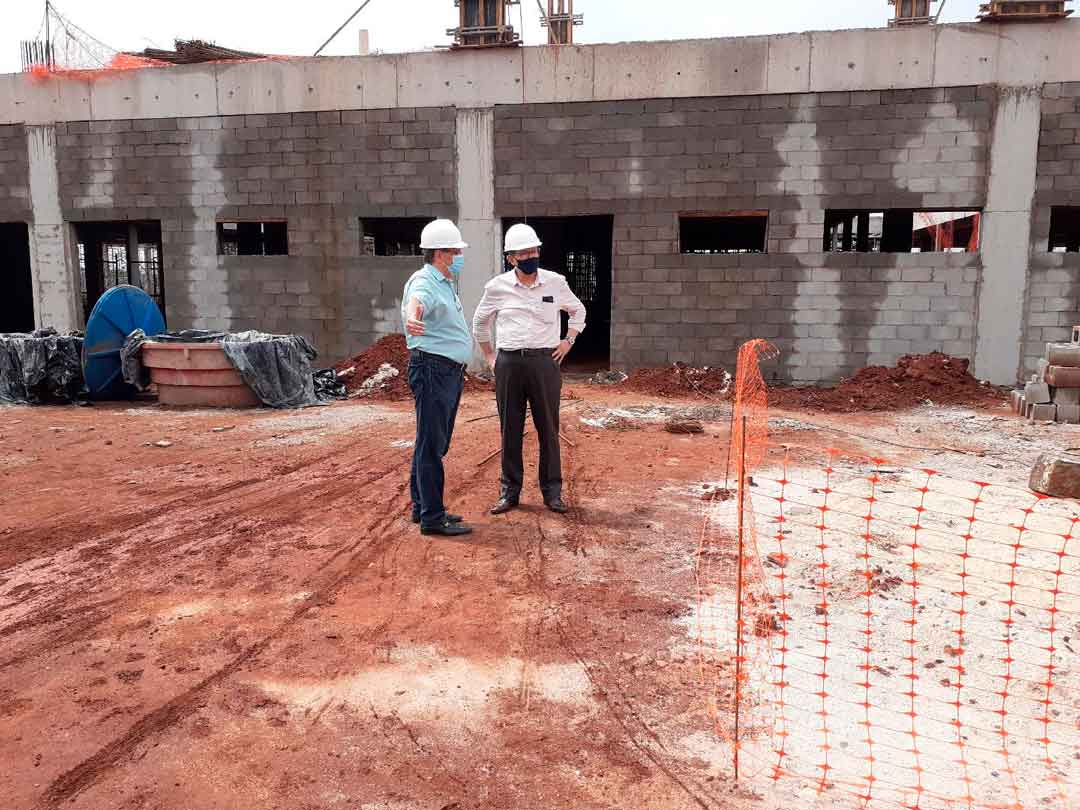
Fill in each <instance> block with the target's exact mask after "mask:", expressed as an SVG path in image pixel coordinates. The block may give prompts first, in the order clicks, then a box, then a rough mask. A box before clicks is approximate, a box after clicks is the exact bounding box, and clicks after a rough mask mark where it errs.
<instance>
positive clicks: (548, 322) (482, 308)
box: [472, 269, 585, 350]
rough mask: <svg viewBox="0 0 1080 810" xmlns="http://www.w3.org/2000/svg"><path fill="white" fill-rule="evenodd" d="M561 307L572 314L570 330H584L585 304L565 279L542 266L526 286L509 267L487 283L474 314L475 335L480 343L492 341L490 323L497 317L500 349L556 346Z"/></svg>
mask: <svg viewBox="0 0 1080 810" xmlns="http://www.w3.org/2000/svg"><path fill="white" fill-rule="evenodd" d="M560 310H561V311H564V312H566V313H567V314H569V316H570V324H569V328H570V329H574V330H576V331H578V332H581V331H583V330H584V329H585V305H584V304H582V303H581V301H580V300H579V299H578V297H577V296H576V295H574V293H573V291H572V290H571V289H570V285H569V284H567V283H566V278H564V277H563V276H561V275H559V274H558V273H552V272H550V271H549V270H543V269H541V270H538V271H537V273H536V280H535V281H534V282H533V284H532V285H531V286H525V285H524V284H522V283H521V282H520V281H518V277H517V273H516V272H515V271H514V270H510V271H509V272H507V273H503V274H502V275H499V276H495V278H493V279H491V281H489V282H488V283H487V284H485V285H484V295H483V297H482V298H481V299H480V304H479V306H477V308H476V314H475V315H473V323H472V328H473V336H474V337H475V338H476V340H477V342H478V343H491V326H492V324H493V323H495V322H496V320H497V321H498V348H499V349H510V350H513V349H553V348H555V347H556V346H558V345H559V341H560V337H559V334H560V326H561V323H560V318H559V312H560Z"/></svg>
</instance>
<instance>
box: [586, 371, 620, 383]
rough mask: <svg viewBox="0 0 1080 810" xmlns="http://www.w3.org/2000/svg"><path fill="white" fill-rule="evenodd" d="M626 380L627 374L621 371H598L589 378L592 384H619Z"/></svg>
mask: <svg viewBox="0 0 1080 810" xmlns="http://www.w3.org/2000/svg"><path fill="white" fill-rule="evenodd" d="M622 382H626V375H625V374H623V373H622V372H621V371H598V372H596V373H595V374H593V375H592V376H591V377H590V378H589V384H590V385H618V384H619V383H622Z"/></svg>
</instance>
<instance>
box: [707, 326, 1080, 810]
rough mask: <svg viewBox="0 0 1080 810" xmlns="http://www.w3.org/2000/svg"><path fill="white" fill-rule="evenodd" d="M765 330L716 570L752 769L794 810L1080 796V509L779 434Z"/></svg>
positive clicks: (722, 640) (721, 642)
mask: <svg viewBox="0 0 1080 810" xmlns="http://www.w3.org/2000/svg"><path fill="white" fill-rule="evenodd" d="M758 346H760V344H757V346H755V345H751V347H749V348H747V347H744V353H741V354H740V368H739V371H738V375H737V388H736V401H735V405H734V407H735V413H736V418H735V420H734V421H733V434H732V450H733V452H732V455H733V457H734V459H735V462H733V463H734V464H735V469H736V474H735V479H734V480H735V481H736V485H737V492H736V493H735V495H734V496H733V497H731V498H729V499H727V500H724V501H720V502H713V503H712V505H711V506H710V515H709V518H708V520H707V522H706V524H705V530H704V532H703V535H702V541H701V544H700V547H699V550H698V566H697V572H698V616H697V622H698V637H699V640H700V641H701V650H702V653H701V661H702V667H703V675H705V676H707V677H706V679H705V682H706V683H707V684H708V685H709V688H710V692H711V695H710V696H711V700H710V706H711V708H712V712H713V717H714V720H715V726H716V729H717V732H718V733H719V734H720V735H721V736H722V738H723V739H725V740H726V741H728V742H729V743H730V744H731V753H732V764H733V765H735V764H736V763H737V764H738V767H739V778H740V780H745V781H746V782H747V783H748V784H749V785H750V786H751V787H753V788H755V789H759V790H763V789H765V788H768V789H769V790H772V791H775V792H777V794H778V796H779V798H780V799H781V800H782V801H784V802H786V805H785V806H815V802H818V803H819V805H818V806H830V807H832V806H836V807H841V806H848V805H850V806H853V807H856V806H858V807H878V806H881V807H903V808H918V809H919V810H923V809H924V808H925V809H926V810H930V808H938V807H962V808H1009V809H1010V810H1021V809H1022V808H1035V807H1038V808H1043V807H1056V808H1070V807H1080V799H1078V798H1077V796H1078V795H1080V542H1078V539H1080V528H1078V524H1080V509H1078V506H1077V504H1075V503H1073V502H1071V501H1061V500H1057V499H1051V498H1045V497H1043V496H1040V495H1037V494H1035V493H1032V492H1028V491H1025V490H1020V489H1016V488H1013V487H1008V486H1002V485H998V484H992V483H989V482H985V481H965V480H961V479H958V478H955V477H952V476H949V475H946V474H944V473H943V472H941V471H938V470H934V469H918V468H916V469H908V468H905V467H904V466H903V465H897V464H890V463H889V461H888V460H887V459H884V458H871V457H862V456H859V455H857V454H852V453H850V452H846V451H842V450H840V449H836V448H830V447H819V446H814V445H812V444H799V445H796V444H785V445H778V444H772V443H770V441H769V439H768V436H767V433H766V430H767V419H768V414H767V407H766V403H765V401H764V386H763V384H762V385H761V389H760V390H759V388H758V385H757V381H758V380H760V373H758V374H757V375H756V376H755V373H754V370H753V369H744V368H743V361H744V359H745V361H746V362H748V363H749V362H754V363H755V365H756V357H757V355H758V354H759V352H760V349H759V348H758ZM741 384H745V385H746V390H747V391H748V392H749V395H750V396H749V399H748V400H746V401H742V402H740V400H739V395H740V391H739V388H738V386H739V385H741ZM751 420H753V424H754V426H755V427H754V428H751ZM744 437H745V438H744ZM736 448H738V450H737V452H736ZM732 563H735V565H734V566H733V565H732ZM732 568H735V569H736V570H734V571H733V570H732Z"/></svg>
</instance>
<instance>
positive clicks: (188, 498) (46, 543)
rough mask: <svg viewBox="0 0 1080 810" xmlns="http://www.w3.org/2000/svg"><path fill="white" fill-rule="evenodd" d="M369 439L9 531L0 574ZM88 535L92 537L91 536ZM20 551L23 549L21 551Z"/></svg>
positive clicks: (273, 479)
mask: <svg viewBox="0 0 1080 810" xmlns="http://www.w3.org/2000/svg"><path fill="white" fill-rule="evenodd" d="M367 441H370V440H369V439H368V438H367V437H366V436H365V437H362V438H359V439H356V440H354V441H352V442H349V443H347V444H344V445H334V449H333V450H329V451H327V452H326V453H321V454H318V455H315V456H311V457H307V458H304V459H301V460H299V461H297V462H295V463H293V464H290V465H287V466H285V467H283V468H281V469H278V470H276V471H275V472H274V473H273V474H272V475H260V476H250V477H246V478H242V479H240V480H238V481H233V482H231V483H228V484H224V485H222V486H220V487H218V488H217V489H215V490H214V491H213V492H210V493H207V492H205V491H204V490H196V491H194V492H189V493H187V494H186V495H181V496H179V497H177V498H172V499H169V500H167V501H164V502H162V503H157V504H154V505H152V506H150V507H148V508H145V509H139V510H136V511H133V512H129V513H127V514H126V515H124V516H122V517H119V518H117V517H116V516H115V515H112V514H109V515H104V516H101V515H100V510H99V509H97V507H96V506H88V507H86V508H85V509H82V510H79V511H77V512H75V513H74V514H73V513H71V512H67V513H65V514H64V515H63V516H61V518H60V519H59V520H56V521H53V522H51V523H49V524H47V525H44V526H38V527H36V528H34V529H31V530H30V531H27V532H22V533H20V534H13V535H10V536H9V537H8V538H7V539H6V540H5V543H4V545H5V548H6V549H7V550H6V552H4V553H0V574H4V573H5V572H7V571H8V570H10V569H11V568H14V567H15V566H16V565H19V564H21V563H23V562H26V561H27V560H30V559H34V558H36V557H41V556H46V555H52V554H55V553H57V552H59V551H64V550H67V549H69V548H75V547H78V546H79V545H81V544H82V543H84V542H100V540H101V539H103V537H102V536H101V533H102V532H104V533H105V534H104V537H113V536H116V535H118V534H123V533H125V532H128V531H131V530H133V529H136V528H141V527H143V526H145V525H146V524H147V523H150V522H152V521H155V520H158V519H159V518H162V517H167V516H169V515H170V514H172V513H174V512H176V511H177V510H180V509H184V508H185V507H188V506H193V505H200V506H212V505H214V504H216V503H227V502H228V501H230V500H234V499H236V498H239V497H243V496H244V495H245V494H246V493H245V489H247V488H249V487H250V488H252V489H257V488H258V487H259V486H260V485H273V484H276V483H280V480H281V479H282V478H288V477H289V476H292V475H294V474H296V473H298V472H302V471H304V470H307V469H308V468H310V467H315V466H317V465H319V464H322V463H323V462H325V461H329V460H332V459H336V458H339V457H348V456H349V455H351V452H352V451H353V450H355V449H357V448H358V447H360V446H361V445H363V444H364V443H365V442H367ZM87 515H92V516H94V519H90V520H85V521H84V520H82V517H83V516H87ZM58 537H60V538H64V537H74V538H77V539H75V540H74V541H72V542H64V541H63V540H62V539H61V540H60V541H59V542H57V538H58ZM86 538H93V539H92V540H89V539H86ZM20 552H21V553H20Z"/></svg>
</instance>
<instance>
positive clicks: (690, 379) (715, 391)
mask: <svg viewBox="0 0 1080 810" xmlns="http://www.w3.org/2000/svg"><path fill="white" fill-rule="evenodd" d="M625 385H626V387H627V388H630V389H632V390H634V391H637V392H639V393H642V394H653V395H654V396H661V397H684V396H687V395H693V394H695V393H696V394H702V395H704V396H708V397H726V396H728V395H729V394H730V393H731V375H730V374H728V373H727V372H726V371H725V370H724V369H722V368H720V366H701V367H698V366H690V365H687V364H686V363H672V364H671V365H670V366H662V367H659V368H639V369H635V370H634V371H632V372H631V373H630V375H629V376H628V377H627V378H626V382H625Z"/></svg>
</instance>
